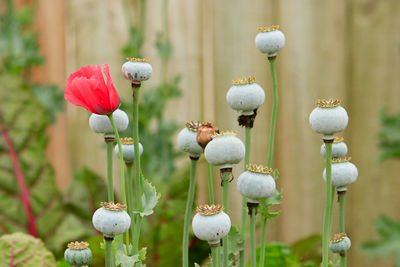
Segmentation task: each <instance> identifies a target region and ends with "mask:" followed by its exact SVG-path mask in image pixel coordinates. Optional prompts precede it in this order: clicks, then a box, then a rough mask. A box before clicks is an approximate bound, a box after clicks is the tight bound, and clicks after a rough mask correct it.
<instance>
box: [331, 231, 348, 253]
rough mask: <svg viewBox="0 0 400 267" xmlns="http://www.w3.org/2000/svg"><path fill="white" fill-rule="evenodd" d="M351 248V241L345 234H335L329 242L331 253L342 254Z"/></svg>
mask: <svg viewBox="0 0 400 267" xmlns="http://www.w3.org/2000/svg"><path fill="white" fill-rule="evenodd" d="M350 247H351V240H350V238H348V237H347V235H346V234H345V233H340V234H335V235H333V237H332V238H331V239H330V240H329V249H330V250H331V251H332V252H333V253H337V254H344V253H345V252H346V251H348V250H349V249H350Z"/></svg>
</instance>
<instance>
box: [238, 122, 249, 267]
mask: <svg viewBox="0 0 400 267" xmlns="http://www.w3.org/2000/svg"><path fill="white" fill-rule="evenodd" d="M245 133H246V140H245V147H246V153H245V156H244V170H245V171H246V166H247V165H248V164H249V163H250V149H251V128H250V127H246V131H245ZM246 218H247V199H246V197H244V196H242V216H241V219H240V239H241V242H243V243H244V242H245V233H246ZM243 247H244V246H243ZM244 260H245V255H244V249H242V250H240V251H239V266H240V267H244V265H245V264H244Z"/></svg>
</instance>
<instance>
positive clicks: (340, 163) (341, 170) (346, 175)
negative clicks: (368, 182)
mask: <svg viewBox="0 0 400 267" xmlns="http://www.w3.org/2000/svg"><path fill="white" fill-rule="evenodd" d="M349 160H350V158H341V159H333V160H332V186H335V187H337V188H336V191H339V192H340V191H346V190H347V189H346V188H347V186H348V185H350V184H352V183H354V182H355V181H356V180H357V177H358V170H357V167H356V166H355V165H354V164H353V163H351V162H349ZM323 178H324V180H326V169H324V173H323Z"/></svg>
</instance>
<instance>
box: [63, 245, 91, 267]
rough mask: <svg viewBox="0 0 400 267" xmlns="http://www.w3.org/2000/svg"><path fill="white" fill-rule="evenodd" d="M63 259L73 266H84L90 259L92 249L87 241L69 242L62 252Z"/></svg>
mask: <svg viewBox="0 0 400 267" xmlns="http://www.w3.org/2000/svg"><path fill="white" fill-rule="evenodd" d="M64 259H65V261H66V262H68V263H69V264H71V265H73V266H85V265H88V264H89V263H90V261H91V260H92V251H91V250H90V248H89V243H87V242H78V241H75V242H71V243H69V244H68V248H67V249H66V250H65V252H64Z"/></svg>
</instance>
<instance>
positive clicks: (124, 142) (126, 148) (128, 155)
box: [114, 137, 143, 163]
mask: <svg viewBox="0 0 400 267" xmlns="http://www.w3.org/2000/svg"><path fill="white" fill-rule="evenodd" d="M121 147H122V158H123V160H124V161H125V163H131V162H133V161H134V160H135V145H134V143H133V139H132V138H130V137H125V138H121ZM114 153H115V155H116V156H117V158H118V159H119V148H118V144H116V145H115V148H114ZM142 154H143V146H142V144H141V143H139V155H140V156H141V155H142Z"/></svg>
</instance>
